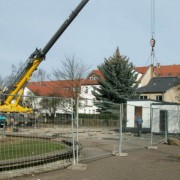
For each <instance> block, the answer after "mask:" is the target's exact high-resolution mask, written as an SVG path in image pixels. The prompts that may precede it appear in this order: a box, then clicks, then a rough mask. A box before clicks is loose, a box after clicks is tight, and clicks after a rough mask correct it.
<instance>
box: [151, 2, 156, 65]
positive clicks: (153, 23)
mask: <svg viewBox="0 0 180 180" xmlns="http://www.w3.org/2000/svg"><path fill="white" fill-rule="evenodd" d="M155 43H156V41H155V2H154V0H151V40H150V45H151V64H152V65H153V64H154V60H155V51H154V47H155Z"/></svg>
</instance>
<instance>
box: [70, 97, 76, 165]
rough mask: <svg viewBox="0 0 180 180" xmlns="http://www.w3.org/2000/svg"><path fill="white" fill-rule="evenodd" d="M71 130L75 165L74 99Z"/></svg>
mask: <svg viewBox="0 0 180 180" xmlns="http://www.w3.org/2000/svg"><path fill="white" fill-rule="evenodd" d="M71 110H72V111H71V128H72V145H73V165H75V163H76V162H75V143H74V116H73V113H74V110H73V99H71Z"/></svg>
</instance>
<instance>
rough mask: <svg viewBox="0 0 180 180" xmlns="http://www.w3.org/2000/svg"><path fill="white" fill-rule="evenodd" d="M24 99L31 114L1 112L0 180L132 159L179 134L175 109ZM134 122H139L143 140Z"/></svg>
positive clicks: (55, 98)
mask: <svg viewBox="0 0 180 180" xmlns="http://www.w3.org/2000/svg"><path fill="white" fill-rule="evenodd" d="M24 98H29V99H30V100H31V107H32V109H33V111H32V113H15V112H14V113H8V112H7V113H3V112H1V114H2V115H3V116H5V117H6V123H5V124H4V125H3V126H1V129H0V131H1V133H0V179H5V178H7V177H8V178H9V177H11V176H12V177H14V176H19V175H25V174H33V173H38V172H42V171H49V170H55V169H60V168H66V167H68V166H71V165H72V166H75V165H77V164H79V163H86V161H89V160H93V159H97V158H102V157H107V156H111V155H116V154H117V155H118V154H119V155H121V154H122V153H130V151H132V150H135V149H139V148H146V147H153V146H157V145H158V144H159V143H164V142H167V141H168V139H169V137H179V134H180V119H179V118H180V112H179V109H178V108H179V107H178V106H169V107H168V106H160V105H159V106H157V105H153V104H149V105H148V104H144V105H136V104H133V103H124V104H117V103H111V102H101V103H100V102H94V103H93V104H91V106H90V105H88V106H85V105H84V106H83V107H82V105H81V103H80V102H78V103H75V101H74V100H73V99H71V98H69V99H68V98H59V97H32V96H31V97H24ZM75 104H78V106H75ZM76 112H78V113H76ZM137 116H141V118H142V120H143V123H142V129H141V136H138V128H137V125H136V118H137Z"/></svg>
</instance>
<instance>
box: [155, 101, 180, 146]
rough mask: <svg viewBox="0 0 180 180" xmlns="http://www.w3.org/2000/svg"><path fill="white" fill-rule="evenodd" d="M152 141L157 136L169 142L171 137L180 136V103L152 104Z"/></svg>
mask: <svg viewBox="0 0 180 180" xmlns="http://www.w3.org/2000/svg"><path fill="white" fill-rule="evenodd" d="M152 114H153V118H152V134H153V136H152V141H153V143H154V142H156V139H154V137H155V136H157V135H159V136H160V137H161V139H160V141H162V142H165V143H167V142H168V140H169V138H177V139H179V138H180V106H179V105H178V104H174V105H167V104H154V105H153V106H152Z"/></svg>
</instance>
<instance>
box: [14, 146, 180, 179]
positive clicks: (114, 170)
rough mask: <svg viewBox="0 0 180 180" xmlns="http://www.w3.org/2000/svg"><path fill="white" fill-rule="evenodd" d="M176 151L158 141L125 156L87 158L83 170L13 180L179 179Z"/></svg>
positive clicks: (58, 171)
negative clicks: (85, 166) (90, 159)
mask: <svg viewBox="0 0 180 180" xmlns="http://www.w3.org/2000/svg"><path fill="white" fill-rule="evenodd" d="M178 154H180V147H178V146H169V145H159V146H158V149H157V150H152V149H151V150H150V149H138V150H132V151H129V152H128V156H127V157H118V156H112V157H106V158H103V159H98V160H95V161H91V162H88V163H86V164H87V169H86V170H67V169H64V170H56V171H51V172H47V173H42V174H35V175H31V176H26V177H17V178H13V180H179V179H180V157H178ZM11 180H12V179H11Z"/></svg>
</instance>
